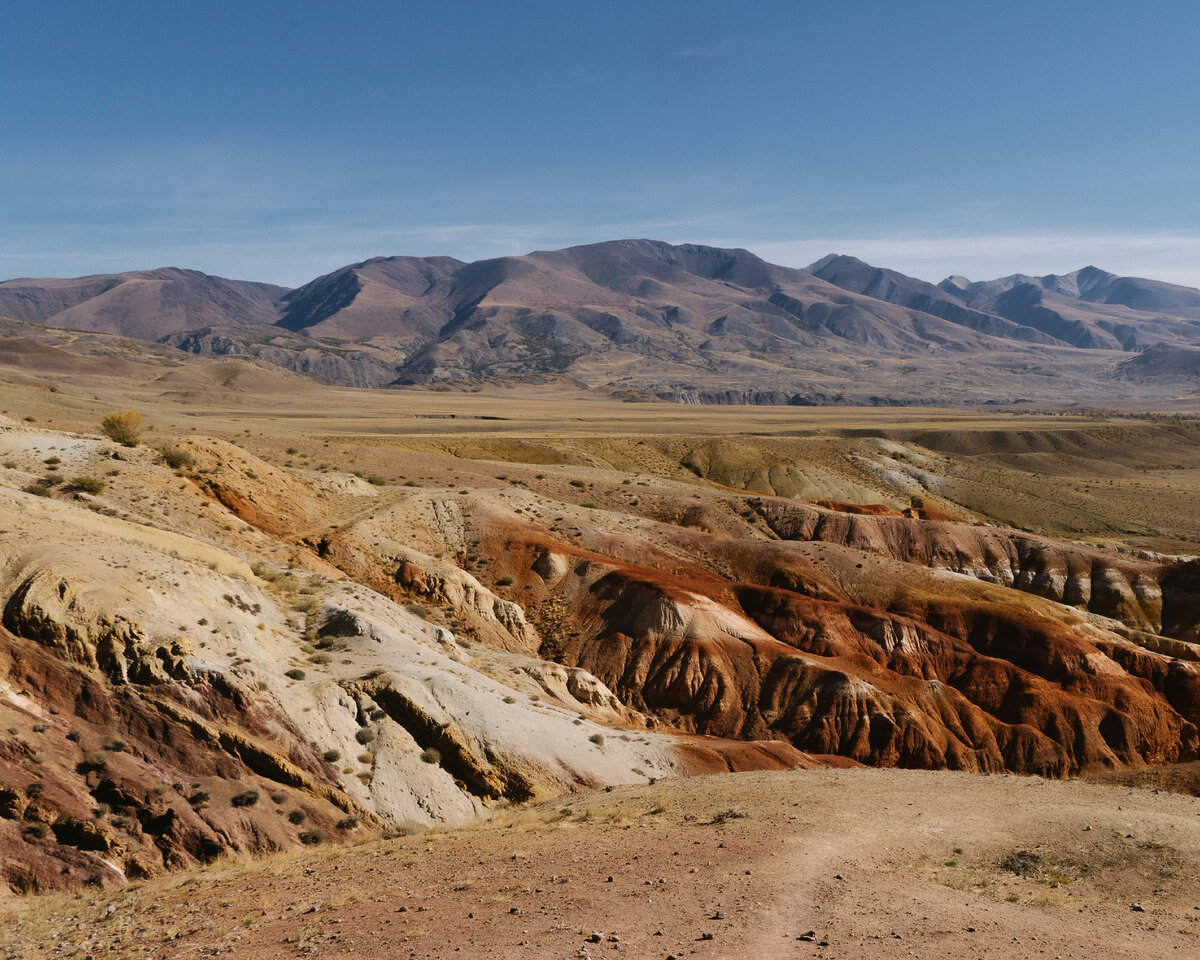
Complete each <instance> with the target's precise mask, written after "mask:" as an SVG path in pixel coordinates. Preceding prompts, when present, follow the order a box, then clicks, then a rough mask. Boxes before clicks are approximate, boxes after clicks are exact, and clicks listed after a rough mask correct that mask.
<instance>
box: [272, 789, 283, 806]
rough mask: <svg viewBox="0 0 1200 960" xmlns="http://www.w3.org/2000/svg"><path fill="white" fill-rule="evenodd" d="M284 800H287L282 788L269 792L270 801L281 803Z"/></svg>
mask: <svg viewBox="0 0 1200 960" xmlns="http://www.w3.org/2000/svg"><path fill="white" fill-rule="evenodd" d="M285 800H287V794H286V793H284V792H283V791H282V790H276V791H275V792H274V793H273V794H271V802H272V803H283V802H284V801H285Z"/></svg>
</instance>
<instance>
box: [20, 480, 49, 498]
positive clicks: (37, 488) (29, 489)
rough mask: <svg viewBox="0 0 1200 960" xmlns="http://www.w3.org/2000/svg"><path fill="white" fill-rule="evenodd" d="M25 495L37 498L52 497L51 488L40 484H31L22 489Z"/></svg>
mask: <svg viewBox="0 0 1200 960" xmlns="http://www.w3.org/2000/svg"><path fill="white" fill-rule="evenodd" d="M21 489H22V490H23V491H24V492H25V493H32V494H33V495H34V496H35V497H48V496H50V488H49V487H47V486H43V485H42V484H40V483H29V484H26V485H25V486H23V487H22V488H21Z"/></svg>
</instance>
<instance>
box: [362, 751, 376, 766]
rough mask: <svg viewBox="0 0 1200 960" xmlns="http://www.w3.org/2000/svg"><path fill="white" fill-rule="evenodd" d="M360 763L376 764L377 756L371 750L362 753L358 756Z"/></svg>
mask: <svg viewBox="0 0 1200 960" xmlns="http://www.w3.org/2000/svg"><path fill="white" fill-rule="evenodd" d="M358 762H359V763H366V764H371V763H374V762H375V754H373V753H372V752H371V751H370V750H364V751H363V752H362V753H360V754H359V755H358Z"/></svg>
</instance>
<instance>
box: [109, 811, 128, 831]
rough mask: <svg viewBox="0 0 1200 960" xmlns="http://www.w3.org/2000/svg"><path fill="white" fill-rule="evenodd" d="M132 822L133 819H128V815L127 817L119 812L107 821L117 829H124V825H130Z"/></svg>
mask: <svg viewBox="0 0 1200 960" xmlns="http://www.w3.org/2000/svg"><path fill="white" fill-rule="evenodd" d="M132 822H133V820H132V819H130V818H129V817H127V816H126V815H125V814H123V813H119V814H117V815H116V816H115V817H113V818H112V820H110V821H109V823H111V824H112V825H113V826H114V827H116V828H117V829H118V830H124V829H125V828H126V827H128V826H129V825H130V824H131V823H132Z"/></svg>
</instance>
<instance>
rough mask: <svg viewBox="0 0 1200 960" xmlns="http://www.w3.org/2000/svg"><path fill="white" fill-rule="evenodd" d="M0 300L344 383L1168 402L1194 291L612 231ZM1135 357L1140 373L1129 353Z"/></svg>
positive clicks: (665, 395) (6, 308)
mask: <svg viewBox="0 0 1200 960" xmlns="http://www.w3.org/2000/svg"><path fill="white" fill-rule="evenodd" d="M0 315H7V316H11V317H13V318H15V319H17V320H21V321H25V322H32V323H40V324H49V325H53V326H57V327H64V328H69V329H75V330H84V331H94V332H103V333H115V334H120V335H123V336H127V337H135V338H140V339H143V340H154V341H158V342H159V343H163V344H167V345H169V346H172V347H176V348H178V349H180V350H182V351H185V352H187V353H192V354H199V355H212V356H248V357H254V358H257V359H258V360H261V361H266V362H269V363H272V364H275V365H277V366H281V367H284V368H287V369H290V370H293V371H295V372H299V373H303V374H305V375H306V376H310V377H313V378H314V379H318V380H325V381H331V382H338V383H343V384H348V385H351V386H359V387H377V386H386V385H393V384H394V385H420V384H424V385H460V386H464V387H469V386H470V385H471V384H475V383H478V382H480V381H486V380H493V381H499V382H521V381H547V380H567V381H570V382H572V383H573V384H575V385H576V386H577V387H579V388H582V389H587V390H599V391H602V392H606V393H609V394H616V395H620V394H628V395H630V396H640V397H646V396H650V397H657V398H659V399H664V400H672V401H680V402H698V403H785V404H786V403H791V404H825V403H838V402H851V403H873V404H897V403H899V404H912V403H926V404H928V403H936V404H953V405H957V404H962V403H983V402H991V403H1005V402H1027V401H1031V400H1032V401H1039V402H1052V401H1077V402H1081V403H1085V402H1095V401H1096V400H1098V399H1099V398H1100V392H1099V391H1097V387H1096V385H1097V384H1098V383H1103V384H1104V385H1105V386H1104V391H1103V393H1104V397H1105V399H1112V398H1111V397H1110V396H1109V394H1110V393H1112V392H1113V391H1115V393H1116V396H1117V397H1118V398H1120V397H1124V398H1125V399H1129V400H1141V399H1147V398H1173V397H1175V395H1176V394H1177V393H1178V387H1179V380H1180V377H1179V376H1172V377H1166V378H1164V377H1161V376H1159V377H1146V376H1130V375H1129V371H1130V368H1129V367H1122V366H1119V365H1120V364H1121V362H1122V361H1125V360H1128V359H1130V357H1131V355H1136V354H1138V353H1140V352H1142V351H1144V350H1146V349H1148V348H1152V347H1156V346H1161V347H1163V348H1165V349H1171V350H1177V349H1182V350H1186V349H1189V348H1191V347H1195V346H1198V345H1200V291H1198V290H1192V289H1190V288H1187V287H1179V286H1175V285H1172V284H1166V283H1159V282H1157V281H1152V280H1144V279H1140V278H1132V277H1119V276H1116V275H1114V274H1111V273H1106V272H1105V271H1102V270H1098V269H1096V268H1094V267H1086V268H1083V269H1081V270H1077V271H1075V272H1074V273H1070V274H1065V275H1047V276H1042V277H1030V276H1023V275H1015V276H1011V277H1005V278H1002V279H998V280H991V281H984V282H972V281H969V280H966V279H964V278H962V277H950V278H948V279H946V280H944V281H943V282H942V283H941V284H939V285H936V286H935V285H934V284H931V283H927V282H925V281H922V280H918V279H915V278H913V277H908V276H905V275H904V274H901V273H898V272H896V271H893V270H887V269H883V268H879V267H875V266H872V265H870V264H867V263H864V262H862V261H860V260H857V259H855V258H853V257H849V256H842V255H836V254H831V255H830V256H828V257H825V258H823V259H821V260H819V261H817V262H816V263H814V264H812V265H811V266H809V267H808V268H807V269H806V270H800V269H794V268H789V267H783V266H779V265H777V264H772V263H769V262H767V261H765V260H762V259H761V258H759V257H757V256H755V255H754V254H753V253H751V252H749V251H747V250H742V249H723V248H717V247H707V246H700V245H696V244H682V245H672V244H668V243H662V242H659V241H652V240H617V241H609V242H604V243H595V244H587V245H583V246H577V247H570V248H567V249H564V250H541V251H535V252H533V253H530V254H527V255H525V256H512V257H499V258H495V259H491V260H482V261H477V262H474V263H463V262H462V261H460V260H456V259H453V258H450V257H431V258H418V257H377V258H374V259H371V260H366V261H363V262H361V263H356V264H351V265H348V266H345V267H342V268H340V269H338V270H335V271H333V272H332V273H329V274H326V275H324V276H321V277H318V278H316V279H314V280H312V281H311V282H309V283H307V284H305V285H303V286H301V287H298V288H297V289H295V290H287V289H285V288H283V287H276V286H271V285H269V284H260V283H250V282H244V281H235V280H227V279H224V278H220V277H211V276H207V275H205V274H202V273H198V272H196V271H189V270H178V269H175V268H166V269H162V270H152V271H138V272H133V273H125V274H112V275H105V276H95V277H83V278H78V279H75V280H29V279H25V280H10V281H7V282H4V283H0ZM1134 369H1137V368H1136V367H1135V368H1134Z"/></svg>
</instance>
